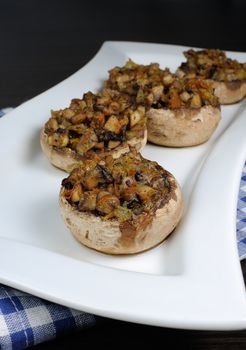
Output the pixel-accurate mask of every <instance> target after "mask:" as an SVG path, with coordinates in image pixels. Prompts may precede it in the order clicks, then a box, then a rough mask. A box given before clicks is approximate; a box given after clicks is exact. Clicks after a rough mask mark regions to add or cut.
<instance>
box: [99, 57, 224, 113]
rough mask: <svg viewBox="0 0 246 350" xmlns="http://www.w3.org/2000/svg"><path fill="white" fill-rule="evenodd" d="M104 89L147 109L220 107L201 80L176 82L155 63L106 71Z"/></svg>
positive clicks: (172, 75) (177, 80)
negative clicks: (118, 92)
mask: <svg viewBox="0 0 246 350" xmlns="http://www.w3.org/2000/svg"><path fill="white" fill-rule="evenodd" d="M105 86H106V87H108V88H112V89H116V90H118V91H121V92H124V93H127V94H129V95H131V96H134V97H135V98H136V102H137V103H138V104H140V105H143V106H145V107H146V108H147V109H148V108H150V107H151V108H167V109H178V108H200V107H202V106H205V105H212V106H215V107H217V106H219V102H218V99H217V97H216V96H215V95H214V89H213V87H212V86H211V84H209V83H208V82H204V81H202V80H201V79H198V80H196V79H191V80H190V79H182V78H179V77H177V76H175V75H174V74H172V73H171V72H170V71H169V69H167V68H166V69H164V70H163V69H161V68H160V67H159V64H157V63H152V64H150V65H141V64H136V63H134V62H133V61H132V60H128V61H127V63H126V64H125V66H123V67H115V68H113V69H111V70H110V71H109V79H108V80H107V81H106V82H105Z"/></svg>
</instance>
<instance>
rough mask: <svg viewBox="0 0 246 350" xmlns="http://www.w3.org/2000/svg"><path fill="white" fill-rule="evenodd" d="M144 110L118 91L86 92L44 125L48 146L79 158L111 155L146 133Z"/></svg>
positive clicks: (55, 112) (54, 114)
mask: <svg viewBox="0 0 246 350" xmlns="http://www.w3.org/2000/svg"><path fill="white" fill-rule="evenodd" d="M145 124H146V118H145V108H144V107H143V106H137V105H136V104H135V103H134V102H133V101H132V98H131V97H130V96H128V95H126V94H122V93H120V92H118V91H113V90H110V89H105V90H103V91H101V92H99V93H97V94H93V93H92V92H87V93H86V94H84V96H83V98H82V99H73V100H72V101H71V104H70V106H69V108H65V109H61V110H58V111H52V116H51V118H50V119H49V120H48V122H47V123H46V124H45V133H46V134H47V135H48V143H49V145H51V146H53V147H55V148H59V149H61V148H62V149H63V148H70V149H72V150H74V151H75V152H76V154H77V155H81V156H84V155H85V154H86V153H87V152H92V151H94V152H96V153H98V154H99V153H105V152H107V151H112V150H114V149H115V148H116V147H118V146H120V145H121V144H123V143H125V142H127V141H128V140H131V139H132V138H134V137H137V138H141V137H143V136H144V131H145Z"/></svg>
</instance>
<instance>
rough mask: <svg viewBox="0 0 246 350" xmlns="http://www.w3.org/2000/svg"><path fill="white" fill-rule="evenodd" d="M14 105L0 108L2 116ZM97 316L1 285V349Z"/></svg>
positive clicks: (244, 225) (244, 229)
mask: <svg viewBox="0 0 246 350" xmlns="http://www.w3.org/2000/svg"><path fill="white" fill-rule="evenodd" d="M10 110H11V108H5V109H4V110H0V117H1V116H3V115H4V114H6V113H7V112H9V111H10ZM237 242H238V251H239V257H240V259H244V258H245V257H246V163H245V166H244V169H243V173H242V178H241V184H240V190H239V198H238V209H237ZM96 322H97V321H96V317H95V316H93V315H90V314H87V313H84V312H80V311H76V310H72V309H69V308H66V307H64V306H61V305H57V304H54V303H51V302H48V301H46V300H43V299H40V298H37V297H34V296H32V295H29V294H27V293H23V292H20V291H18V290H15V289H13V288H10V287H7V286H3V285H0V349H2V350H12V349H13V350H21V349H25V348H27V347H29V346H31V345H35V344H38V343H42V342H44V341H47V340H50V339H54V338H56V337H58V336H59V335H64V334H65V333H68V332H72V331H74V330H78V329H83V328H86V327H90V326H92V325H94V324H96Z"/></svg>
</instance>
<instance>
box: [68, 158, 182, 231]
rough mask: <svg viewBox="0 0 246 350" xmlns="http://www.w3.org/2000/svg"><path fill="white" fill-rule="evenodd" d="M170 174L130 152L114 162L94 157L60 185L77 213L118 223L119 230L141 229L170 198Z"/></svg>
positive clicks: (171, 192)
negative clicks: (85, 213) (88, 214)
mask: <svg viewBox="0 0 246 350" xmlns="http://www.w3.org/2000/svg"><path fill="white" fill-rule="evenodd" d="M170 177H171V174H170V173H168V172H167V171H166V170H164V169H163V168H162V167H161V166H160V165H158V164H157V163H156V162H153V161H150V160H147V159H145V158H143V157H142V156H141V155H140V154H139V153H136V152H133V151H132V152H129V153H127V154H124V155H122V156H120V158H118V159H113V158H112V157H111V156H108V157H106V158H105V159H104V160H100V159H99V158H97V157H96V156H95V157H94V158H92V159H87V160H84V161H83V163H82V164H81V166H80V167H78V168H76V169H74V170H73V171H72V173H71V174H70V175H69V176H68V177H67V178H66V179H64V180H63V181H62V196H64V197H65V199H66V200H67V201H68V202H69V203H70V204H71V205H72V206H73V207H74V208H76V209H77V210H79V211H81V212H88V213H92V214H94V215H96V216H99V217H101V219H102V220H115V219H116V220H118V222H119V223H120V225H121V226H120V227H121V228H126V225H127V227H128V230H129V225H130V227H131V230H138V229H139V228H141V229H144V228H145V227H146V226H147V225H148V224H149V223H150V222H151V220H152V219H153V216H154V215H155V212H156V210H157V209H158V208H161V207H163V206H164V205H165V204H166V203H167V202H168V201H169V200H170V198H171V196H173V190H174V188H175V186H176V185H175V183H174V181H171V180H170Z"/></svg>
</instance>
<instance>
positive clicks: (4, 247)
mask: <svg viewBox="0 0 246 350" xmlns="http://www.w3.org/2000/svg"><path fill="white" fill-rule="evenodd" d="M186 49H187V48H186V47H180V46H170V45H157V44H143V43H128V42H106V43H105V44H104V45H103V46H102V48H101V49H100V51H99V52H98V54H97V55H96V56H95V57H94V58H93V59H92V60H91V61H90V62H89V63H88V64H87V65H86V66H85V67H83V68H82V69H81V70H79V71H78V72H77V73H75V74H74V75H72V76H71V77H70V78H68V79H66V80H65V81H63V82H62V83H60V84H58V85H57V86H55V87H53V88H52V89H50V90H48V91H46V92H44V93H43V94H41V95H39V96H37V97H35V98H34V99H32V100H30V101H28V102H26V103H24V104H23V105H21V106H20V107H18V108H17V109H15V110H14V111H13V112H11V113H10V114H9V115H8V116H7V117H5V118H3V119H2V120H1V122H0V164H1V171H0V178H1V180H0V193H1V200H0V217H1V226H0V242H1V254H0V281H1V282H2V283H5V284H8V285H10V286H13V287H16V288H19V289H22V290H24V291H27V292H30V293H32V294H34V295H37V296H40V297H43V298H46V299H49V300H51V301H54V302H57V303H60V304H63V305H67V306H70V307H73V308H76V309H79V310H84V311H88V312H92V313H95V314H98V315H103V316H108V317H111V318H117V319H122V320H128V321H134V322H140V323H145V324H151V325H158V326H167V327H177V328H187V329H218V330H226V329H240V328H245V327H246V299H245V289H244V283H243V279H242V274H241V269H240V264H239V259H238V252H237V247H236V234H235V229H236V224H235V221H236V202H237V194H238V188H239V180H240V174H241V169H242V165H243V162H244V160H245V154H246V137H245V130H246V111H245V109H246V108H245V107H246V106H245V103H244V102H242V103H239V104H236V105H231V106H223V107H222V120H221V123H220V124H219V127H218V128H217V130H216V132H215V133H214V134H213V136H212V137H211V139H210V140H209V141H208V142H207V143H205V144H203V145H200V146H196V147H190V148H184V149H174V148H164V147H158V146H154V145H147V146H146V148H145V149H144V151H143V155H144V156H145V157H146V158H149V159H152V160H156V161H158V162H159V163H160V164H161V165H162V166H164V167H165V168H166V169H167V170H169V171H171V172H172V173H173V174H174V175H175V176H176V178H177V179H178V181H179V183H180V184H181V186H182V189H183V193H184V199H185V205H186V211H185V215H184V217H183V220H182V222H181V224H180V225H179V227H178V228H177V229H176V231H175V233H173V234H172V235H171V236H170V238H169V239H168V240H166V241H165V242H164V243H162V244H161V245H160V246H158V247H156V248H154V249H152V250H150V251H148V252H145V253H142V254H139V255H136V256H129V257H127V256H124V257H113V256H108V255H104V254H100V253H97V252H94V251H92V250H90V249H87V248H85V247H83V246H81V245H80V244H79V243H77V241H75V239H74V238H73V237H72V235H71V234H70V232H69V231H68V229H67V228H66V227H65V225H64V224H63V222H62V219H61V217H60V213H59V207H58V193H59V189H60V183H61V180H62V178H64V177H66V176H67V175H66V174H65V173H64V172H62V171H60V170H58V169H56V168H54V167H53V166H51V165H50V164H49V163H48V160H47V159H46V158H45V156H44V155H43V154H42V152H41V149H40V145H39V132H40V129H41V127H42V126H43V124H44V123H45V122H46V120H47V119H48V118H49V116H50V110H51V109H59V108H63V107H66V106H68V104H69V102H70V100H71V99H72V98H74V97H79V98H80V97H81V96H82V94H83V93H84V92H86V91H88V90H92V91H94V92H95V91H96V90H98V89H100V88H101V87H102V82H103V80H104V79H106V78H107V71H108V70H109V69H110V68H112V67H114V66H116V65H123V64H124V63H125V61H126V60H127V59H128V58H129V57H130V58H132V59H133V60H135V61H136V62H138V63H144V64H148V63H150V62H159V63H160V65H161V67H163V68H164V67H169V68H170V69H171V70H173V71H174V70H175V69H176V68H177V67H178V66H179V65H180V63H181V62H182V61H183V60H184V58H183V56H182V51H184V50H186ZM228 54H229V56H230V57H233V58H234V57H235V58H237V59H238V60H239V61H246V54H245V53H235V52H234V53H233V52H230V53H228Z"/></svg>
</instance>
